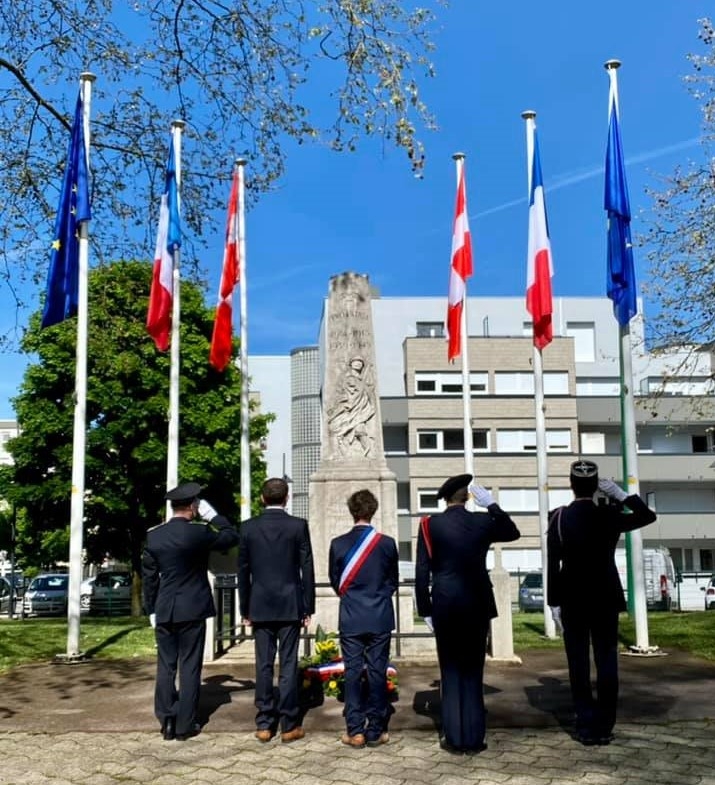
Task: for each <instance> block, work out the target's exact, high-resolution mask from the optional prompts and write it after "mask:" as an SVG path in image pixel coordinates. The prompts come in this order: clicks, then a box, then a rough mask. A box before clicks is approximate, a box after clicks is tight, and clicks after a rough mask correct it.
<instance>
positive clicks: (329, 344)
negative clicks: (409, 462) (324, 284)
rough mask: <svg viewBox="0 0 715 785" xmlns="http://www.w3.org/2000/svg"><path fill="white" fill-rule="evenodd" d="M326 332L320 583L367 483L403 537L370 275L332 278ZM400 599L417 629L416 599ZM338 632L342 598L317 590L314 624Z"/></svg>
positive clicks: (317, 545) (313, 510) (314, 495)
mask: <svg viewBox="0 0 715 785" xmlns="http://www.w3.org/2000/svg"><path fill="white" fill-rule="evenodd" d="M326 309H327V310H326V318H325V336H324V357H323V362H324V369H325V370H324V377H323V411H322V421H323V429H322V444H321V460H320V464H319V466H318V469H317V470H316V472H315V473H314V474H313V475H312V476H311V478H310V490H309V508H310V512H309V516H308V518H309V523H310V532H311V540H312V544H313V555H314V559H315V574H316V580H317V581H318V583H326V582H327V580H328V552H329V548H330V541H331V539H332V538H333V537H336V536H337V535H339V534H344V533H345V532H346V531H348V529H349V528H350V527H351V526H352V525H353V521H352V518H351V517H350V513H349V512H348V509H347V499H348V497H349V496H350V494H352V493H354V492H355V491H358V490H361V489H362V488H367V489H369V490H370V491H372V492H373V493H374V494H375V496H376V497H377V500H378V502H379V505H380V506H379V508H378V511H377V514H376V516H375V518H374V520H373V525H374V526H375V528H376V529H377V530H378V531H381V532H383V533H384V534H388V535H390V536H391V537H394V538H395V539H397V483H396V480H395V475H394V474H393V473H392V472H391V471H390V470H389V469H388V467H387V462H386V461H385V452H384V448H383V440H382V418H381V416H380V397H379V394H378V390H377V370H376V367H375V338H374V334H373V329H372V311H371V308H370V287H369V283H368V278H367V276H365V275H360V274H358V273H343V274H342V275H336V276H333V277H332V278H331V279H330V292H329V296H328V302H327V306H326ZM408 601H409V598H405V608H404V609H403V608H402V605H401V606H400V610H401V618H402V620H404V623H405V624H407V625H408V626H407V629H409V630H410V631H411V630H412V606H411V602H410V604H409V608H408V607H407V604H408ZM317 624H320V625H321V627H323V629H324V630H326V631H337V628H338V598H337V597H336V596H335V594H334V593H333V591H332V589H330V588H319V589H318V603H317V608H316V615H315V619H314V625H317Z"/></svg>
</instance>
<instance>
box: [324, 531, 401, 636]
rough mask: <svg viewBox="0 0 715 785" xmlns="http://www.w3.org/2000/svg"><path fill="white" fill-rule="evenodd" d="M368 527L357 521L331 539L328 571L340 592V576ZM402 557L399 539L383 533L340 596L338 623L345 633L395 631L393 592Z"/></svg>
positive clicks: (334, 585)
mask: <svg viewBox="0 0 715 785" xmlns="http://www.w3.org/2000/svg"><path fill="white" fill-rule="evenodd" d="M365 528H366V527H365V525H362V524H360V525H355V526H353V528H352V529H351V530H350V531H349V532H347V533H346V534H342V535H340V536H339V537H335V538H334V539H333V540H332V541H331V543H330V553H329V556H328V575H329V577H330V585H331V586H332V587H333V590H334V591H335V593H336V594H339V588H340V576H341V575H342V573H343V569H344V567H345V564H346V563H347V561H348V559H349V557H350V554H351V551H352V550H353V547H354V546H355V544H356V542H357V541H358V539H359V538H360V537H361V536H362V535H363V533H364V531H365ZM398 560H399V556H398V554H397V544H396V543H395V540H394V539H393V538H392V537H388V536H387V535H385V534H381V535H380V537H379V539H378V541H377V544H376V545H375V547H374V548H373V549H372V551H370V553H369V554H368V556H367V558H366V559H365V561H364V562H363V563H362V565H361V566H360V569H359V570H358V572H357V573H356V574H355V577H354V579H353V580H352V582H351V583H349V584H348V587H347V590H346V591H345V593H344V594H343V595H342V596H341V597H340V614H339V620H338V626H339V629H340V632H341V633H342V634H348V635H350V634H360V633H365V632H391V631H392V630H393V629H394V628H395V610H394V608H393V606H392V595H393V594H394V593H395V591H396V590H397V584H398V581H399V570H398Z"/></svg>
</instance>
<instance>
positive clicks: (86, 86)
mask: <svg viewBox="0 0 715 785" xmlns="http://www.w3.org/2000/svg"><path fill="white" fill-rule="evenodd" d="M95 79H96V77H95V75H94V74H92V73H89V72H88V71H85V72H83V73H82V74H80V85H81V90H82V122H83V124H84V145H85V155H86V156H87V173H88V174H89V116H90V105H91V101H92V83H93V82H94V80H95ZM67 165H68V166H69V162H68V164H67ZM88 266H89V227H88V226H87V221H82V222H81V223H80V225H79V252H78V268H79V281H78V284H79V285H78V295H77V348H76V353H77V359H76V367H75V406H74V431H73V436H72V494H71V499H70V554H69V557H70V558H69V585H68V595H67V652H66V657H67V659H68V660H73V659H78V658H81V656H82V655H81V654H80V649H79V632H80V629H79V627H80V624H79V622H80V590H81V584H82V548H83V528H84V479H85V442H86V431H87V321H88V294H87V291H88V286H87V270H88Z"/></svg>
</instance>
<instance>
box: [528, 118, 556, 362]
mask: <svg viewBox="0 0 715 785" xmlns="http://www.w3.org/2000/svg"><path fill="white" fill-rule="evenodd" d="M524 115H525V118H526V149H527V157H528V172H529V255H528V260H527V273H526V310H527V311H528V312H529V313H530V314H531V318H532V321H533V323H534V346H535V347H536V348H537V349H543V348H544V346H546V345H547V344H549V343H551V339H552V338H553V333H552V327H551V314H552V311H553V307H552V297H551V278H552V277H553V274H554V270H553V266H552V257H551V241H550V240H549V225H548V222H547V220H546V202H545V199H544V182H543V180H542V179H541V161H540V160H539V142H538V140H537V138H536V122H535V120H534V117H535V115H534V114H533V113H532V112H525V113H524Z"/></svg>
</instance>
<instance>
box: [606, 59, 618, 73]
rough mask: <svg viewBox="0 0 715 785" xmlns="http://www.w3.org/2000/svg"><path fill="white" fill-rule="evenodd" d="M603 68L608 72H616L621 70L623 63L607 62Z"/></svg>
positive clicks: (616, 61)
mask: <svg viewBox="0 0 715 785" xmlns="http://www.w3.org/2000/svg"><path fill="white" fill-rule="evenodd" d="M603 67H604V68H605V69H606V71H615V70H616V68H620V67H621V61H620V60H606V62H605V63H604V64H603Z"/></svg>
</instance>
